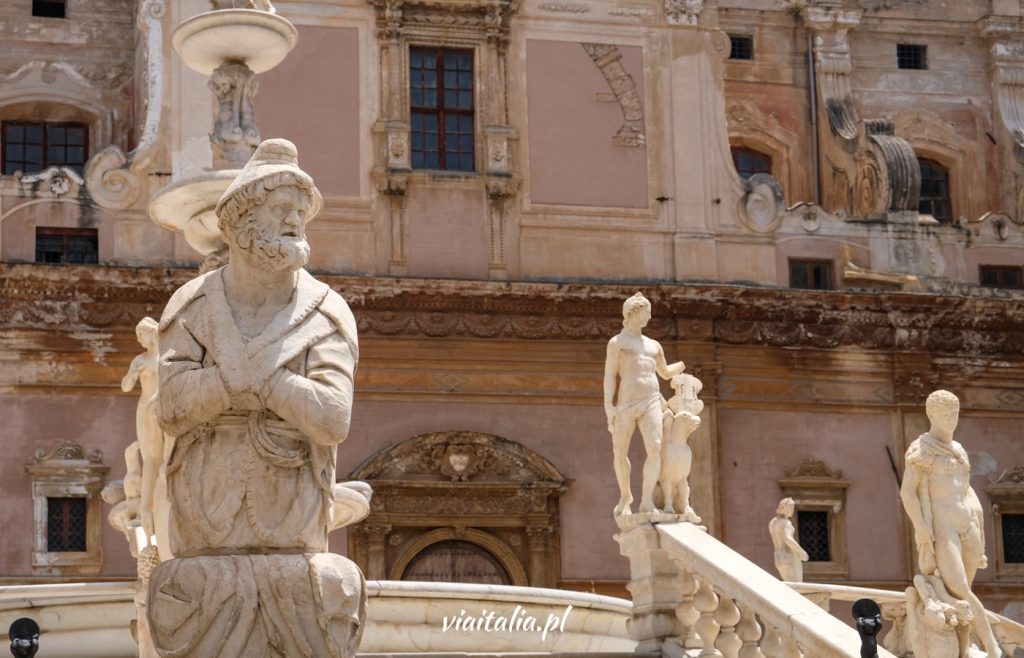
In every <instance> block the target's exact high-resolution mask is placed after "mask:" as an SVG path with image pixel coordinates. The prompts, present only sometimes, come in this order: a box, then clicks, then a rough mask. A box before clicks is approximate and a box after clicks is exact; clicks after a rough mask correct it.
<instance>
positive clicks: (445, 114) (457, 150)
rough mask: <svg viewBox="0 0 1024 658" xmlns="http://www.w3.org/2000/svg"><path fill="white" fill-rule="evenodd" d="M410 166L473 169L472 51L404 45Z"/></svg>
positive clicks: (414, 167)
mask: <svg viewBox="0 0 1024 658" xmlns="http://www.w3.org/2000/svg"><path fill="white" fill-rule="evenodd" d="M409 102H410V106H411V119H412V168H413V169H443V170H448V171H473V170H474V168H475V165H474V159H473V151H474V128H473V105H474V99H473V51H472V50H453V49H449V48H410V49H409Z"/></svg>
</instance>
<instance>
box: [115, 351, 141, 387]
mask: <svg viewBox="0 0 1024 658" xmlns="http://www.w3.org/2000/svg"><path fill="white" fill-rule="evenodd" d="M145 362H146V354H140V355H138V356H136V357H135V358H134V359H132V365H131V366H130V367H129V368H128V372H127V373H125V376H124V377H123V378H122V379H121V390H122V391H124V392H125V393H127V392H128V391H130V390H132V389H133V388H135V385H136V384H137V383H138V382H139V373H140V372H141V371H142V366H143V364H144V363H145Z"/></svg>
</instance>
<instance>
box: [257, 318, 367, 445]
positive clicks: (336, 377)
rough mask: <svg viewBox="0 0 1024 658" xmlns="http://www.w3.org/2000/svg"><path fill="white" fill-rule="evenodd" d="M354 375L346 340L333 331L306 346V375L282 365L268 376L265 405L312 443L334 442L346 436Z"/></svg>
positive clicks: (328, 443) (265, 388)
mask: <svg viewBox="0 0 1024 658" xmlns="http://www.w3.org/2000/svg"><path fill="white" fill-rule="evenodd" d="M354 375H355V358H354V357H353V355H352V352H351V350H350V348H349V345H348V343H347V342H345V340H344V339H343V338H342V337H341V335H340V334H332V335H330V336H328V337H327V338H325V339H323V340H322V341H321V342H319V343H317V344H316V345H314V346H313V347H311V348H310V349H309V352H308V354H307V356H306V376H302V375H299V374H297V373H294V372H292V371H290V370H287V369H286V368H281V369H279V370H278V371H277V372H275V373H274V374H273V375H272V376H271V377H270V380H269V381H268V382H267V385H266V386H265V387H264V391H265V395H266V405H267V408H268V409H270V410H271V411H273V412H274V413H276V414H277V415H278V416H280V417H281V418H283V419H284V420H286V421H288V423H289V424H290V425H292V426H293V427H295V428H296V429H298V430H299V431H300V432H302V433H303V434H305V435H306V436H308V437H309V438H310V440H312V441H313V442H314V443H317V444H320V445H336V444H338V443H341V442H342V441H344V440H345V438H346V437H347V436H348V430H349V424H350V422H351V419H352V394H353V379H354Z"/></svg>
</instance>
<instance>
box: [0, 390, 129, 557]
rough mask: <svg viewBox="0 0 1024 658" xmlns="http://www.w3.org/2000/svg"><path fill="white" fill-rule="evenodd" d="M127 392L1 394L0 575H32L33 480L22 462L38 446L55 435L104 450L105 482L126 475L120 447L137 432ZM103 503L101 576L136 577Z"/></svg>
mask: <svg viewBox="0 0 1024 658" xmlns="http://www.w3.org/2000/svg"><path fill="white" fill-rule="evenodd" d="M136 401H137V398H135V397H133V396H129V395H53V394H32V393H20V394H14V395H12V394H5V395H0V409H3V410H4V414H3V419H2V422H0V444H2V445H4V446H5V451H4V459H3V460H0V497H2V498H3V500H5V501H8V504H5V505H0V527H2V528H4V529H5V530H4V534H3V541H2V542H0V577H12V576H25V577H30V576H32V537H33V523H34V521H33V516H32V481H31V478H30V477H29V474H28V472H27V471H26V470H25V467H26V466H28V465H29V464H31V463H32V462H33V459H32V455H33V453H34V452H35V451H36V449H38V448H45V449H46V450H47V451H49V450H51V449H52V448H53V447H54V446H55V445H56V442H57V441H58V440H61V439H65V440H71V441H75V442H76V443H79V444H81V445H82V447H83V448H85V449H86V450H87V451H89V452H91V451H92V450H96V449H99V450H102V451H103V463H104V464H105V465H106V466H109V467H110V470H109V471H108V472H107V474H106V480H105V481H106V482H109V481H110V480H117V479H120V478H123V477H124V473H125V464H124V449H125V447H127V445H128V444H129V443H131V442H132V441H133V440H134V438H135V405H136ZM109 512H110V507H109V506H107V505H105V504H104V506H103V518H102V525H103V573H102V575H103V576H108V577H120V576H125V577H134V575H135V565H134V560H132V558H131V555H130V554H129V551H128V542H126V541H125V539H124V536H123V535H121V534H120V533H117V532H116V531H115V530H114V529H113V528H111V527H110V525H109V524H108V523H107V518H106V516H107V514H108V513H109Z"/></svg>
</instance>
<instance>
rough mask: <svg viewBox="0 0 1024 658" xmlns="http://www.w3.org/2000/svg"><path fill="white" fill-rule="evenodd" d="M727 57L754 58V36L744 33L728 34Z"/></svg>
mask: <svg viewBox="0 0 1024 658" xmlns="http://www.w3.org/2000/svg"><path fill="white" fill-rule="evenodd" d="M729 59H746V60H751V59H754V37H752V36H749V35H746V34H730V35H729Z"/></svg>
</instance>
